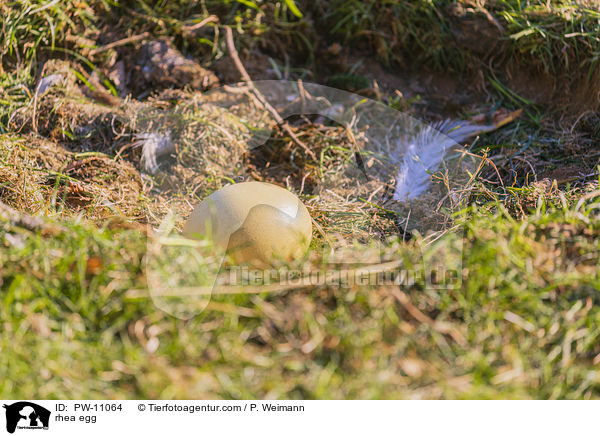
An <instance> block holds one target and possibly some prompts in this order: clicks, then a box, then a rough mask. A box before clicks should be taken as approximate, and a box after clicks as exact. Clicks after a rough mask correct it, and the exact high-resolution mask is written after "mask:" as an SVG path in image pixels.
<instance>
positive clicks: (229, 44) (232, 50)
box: [225, 26, 317, 160]
mask: <svg viewBox="0 0 600 436" xmlns="http://www.w3.org/2000/svg"><path fill="white" fill-rule="evenodd" d="M225 39H226V41H227V49H228V50H229V55H230V56H231V59H232V60H233V63H234V64H235V67H236V68H237V70H238V71H239V73H240V74H241V76H242V79H243V81H244V82H246V83H247V84H248V86H249V88H250V91H252V93H253V94H254V95H255V96H256V98H257V99H258V101H259V102H260V103H261V104H262V105H263V107H264V108H265V109H266V110H267V111H269V112H270V113H271V115H272V116H273V118H274V119H275V121H276V122H277V124H279V125H280V126H281V127H282V128H283V130H285V132H286V133H287V134H288V135H289V136H290V138H292V141H294V142H295V143H296V145H298V146H300V147H301V148H302V149H303V150H304V151H305V152H306V153H307V154H308V155H309V156H310V157H311V158H313V159H314V160H317V156H316V155H315V154H314V153H313V151H312V150H311V149H310V148H308V146H307V145H306V144H304V143H303V142H302V141H301V140H300V139H299V138H298V137H297V136H296V134H295V133H294V132H293V131H292V128H291V127H290V125H289V124H288V123H287V121H285V120H284V119H283V118H282V117H281V115H279V112H277V110H276V109H275V108H274V107H273V106H271V104H270V103H269V102H268V101H267V99H266V98H265V96H264V95H262V94H261V93H260V91H259V90H258V89H257V88H256V86H254V83H253V82H252V78H251V77H250V75H249V74H248V71H247V70H246V68H245V67H244V64H243V63H242V61H241V60H240V56H239V54H238V52H237V49H236V48H235V43H234V42H233V32H232V31H231V27H229V26H225Z"/></svg>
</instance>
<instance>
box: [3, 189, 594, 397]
mask: <svg viewBox="0 0 600 436" xmlns="http://www.w3.org/2000/svg"><path fill="white" fill-rule="evenodd" d="M588 197H589V198H588V200H582V201H581V202H580V204H573V205H570V206H566V207H564V208H559V209H551V210H546V211H543V207H542V204H541V203H540V206H539V207H538V210H537V212H536V211H535V210H534V211H532V212H531V213H530V214H529V215H527V216H526V217H525V219H523V220H515V219H513V218H512V217H511V216H510V215H508V214H507V212H505V211H504V208H503V206H501V205H495V206H494V207H493V208H492V210H491V211H490V212H486V211H485V210H484V209H470V210H465V211H464V213H463V214H464V216H463V221H464V223H465V224H464V244H465V246H464V251H463V252H462V254H464V256H463V258H462V261H463V268H464V271H465V277H464V281H463V283H462V285H461V286H460V287H459V288H457V289H452V290H435V289H430V288H428V287H427V286H425V285H424V284H423V283H422V281H420V280H418V281H417V283H416V284H415V285H414V286H411V287H409V288H408V289H405V291H406V294H407V295H408V299H409V301H410V302H411V303H410V304H412V305H414V307H416V310H417V311H419V312H420V313H421V314H423V316H425V317H426V318H428V319H429V320H433V321H432V322H431V323H429V322H427V321H424V320H423V319H415V317H414V316H413V315H411V313H414V312H411V311H410V310H407V307H408V306H407V305H406V302H400V301H399V300H396V299H395V298H394V294H393V292H394V291H393V289H390V288H385V287H383V288H379V287H370V286H356V287H350V288H344V287H338V286H329V287H320V288H312V289H300V290H295V291H289V292H287V293H283V294H282V293H278V294H268V293H263V294H258V295H244V294H242V295H238V296H236V297H227V298H224V297H220V298H215V299H214V300H213V302H212V303H211V306H209V308H208V309H207V310H205V311H204V312H203V313H201V314H200V315H199V316H197V317H195V318H192V319H191V320H189V321H183V320H178V319H176V318H173V317H171V316H170V315H168V314H165V313H163V312H161V311H160V310H159V309H157V308H156V307H155V306H154V305H153V304H152V300H151V299H150V298H149V296H148V294H147V291H145V290H144V287H145V281H144V276H143V268H142V256H143V254H144V250H145V239H144V238H143V237H142V236H140V234H139V233H137V232H131V231H111V230H108V229H96V228H94V227H91V226H89V225H87V224H75V223H69V222H62V223H55V224H54V225H55V226H56V225H57V224H60V225H61V226H63V227H64V230H63V231H59V233H58V234H56V233H55V234H54V236H50V235H48V234H46V235H45V236H44V231H42V232H41V233H40V232H38V233H35V234H28V232H27V231H25V230H22V229H19V228H15V227H13V226H11V225H10V224H8V223H6V222H4V223H2V225H1V227H0V240H1V241H2V244H3V248H2V250H1V251H0V266H1V269H0V271H2V273H1V274H0V282H1V284H2V285H1V288H2V294H1V295H2V304H1V305H0V324H1V325H2V329H1V333H0V344H1V349H2V352H1V353H0V356H1V358H0V359H1V361H2V365H0V368H1V369H0V380H1V381H0V395H1V396H2V397H5V398H28V397H44V398H57V399H58V398H65V397H67V398H77V397H86V398H139V397H149V398H157V397H161V398H264V397H265V396H268V397H271V398H411V397H427V398H441V397H443V398H598V397H600V372H599V371H598V368H597V361H598V360H599V359H600V357H599V356H600V347H599V344H600V330H598V327H597V326H598V325H599V323H600V309H599V307H600V306H598V302H599V301H600V294H599V293H598V289H600V275H599V274H598V271H600V268H599V267H600V258H599V256H598V253H600V251H599V249H600V238H599V236H598V235H600V220H599V219H598V212H597V211H598V207H599V206H600V203H599V202H598V200H599V196H598V192H594V193H592V194H590V195H588ZM492 206H493V205H492ZM493 210H495V212H494V211H493ZM46 233H48V230H46ZM7 235H12V236H11V237H10V239H9V238H7ZM461 236H462V234H461V232H460V231H459V232H456V233H450V234H447V235H446V236H444V237H443V238H442V239H441V240H439V241H438V242H437V243H436V244H433V245H431V246H429V247H428V248H425V249H424V250H425V257H426V258H427V257H428V256H430V255H436V254H439V253H440V252H442V253H443V256H444V262H449V263H452V262H456V261H458V260H460V258H461V250H460V249H459V248H456V246H455V245H454V244H452V243H451V241H458V240H461V239H462V238H461ZM15 240H16V241H17V242H14V241H15ZM419 246H421V244H420V243H419V242H418V241H417V242H416V243H415V244H413V245H409V246H406V245H398V244H391V245H388V247H387V248H386V250H387V255H389V256H392V257H393V256H403V257H404V258H405V259H407V262H418V257H419V256H420V248H419ZM453 247H454V248H453ZM440 250H441V251H440ZM98 261H100V262H101V263H102V264H101V265H102V266H101V268H97V269H96V268H94V265H97V263H95V262H98ZM415 264H416V263H415ZM133 289H138V291H135V290H133ZM32 374H36V377H32V376H31V375H32Z"/></svg>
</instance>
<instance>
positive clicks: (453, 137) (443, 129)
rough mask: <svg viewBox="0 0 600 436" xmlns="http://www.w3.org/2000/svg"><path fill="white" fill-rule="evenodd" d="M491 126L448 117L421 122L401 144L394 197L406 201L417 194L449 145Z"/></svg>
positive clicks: (488, 129)
mask: <svg viewBox="0 0 600 436" xmlns="http://www.w3.org/2000/svg"><path fill="white" fill-rule="evenodd" d="M495 128H496V127H495V126H482V125H475V124H469V123H468V122H466V121H452V120H446V121H443V122H440V123H436V124H433V125H431V126H425V127H424V128H423V130H421V131H420V132H419V133H418V134H417V135H416V136H414V137H413V138H411V140H409V141H408V145H407V146H406V147H405V148H406V152H405V154H404V157H403V159H402V163H401V165H400V170H399V171H398V175H397V176H396V190H395V192H394V200H397V201H406V200H410V199H414V198H417V197H419V196H420V195H421V194H423V193H424V192H425V191H427V189H428V188H429V185H430V184H431V174H432V173H434V172H435V171H437V170H438V168H439V166H440V163H441V162H442V160H443V159H444V156H445V155H446V153H447V151H448V150H449V149H450V148H451V147H453V146H455V145H456V144H457V143H460V142H463V141H464V140H466V139H468V138H470V137H472V136H475V135H478V134H480V133H483V132H489V131H491V130H494V129H495ZM400 145H401V144H400ZM399 148H400V147H399Z"/></svg>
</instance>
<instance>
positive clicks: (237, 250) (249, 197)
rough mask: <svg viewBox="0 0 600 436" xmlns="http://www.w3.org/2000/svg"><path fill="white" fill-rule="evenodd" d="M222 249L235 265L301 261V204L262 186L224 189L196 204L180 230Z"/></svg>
mask: <svg viewBox="0 0 600 436" xmlns="http://www.w3.org/2000/svg"><path fill="white" fill-rule="evenodd" d="M183 234H184V236H187V237H191V238H193V237H202V238H207V239H209V240H211V241H212V243H213V244H214V246H215V247H216V248H219V249H222V250H226V251H227V253H228V254H229V255H230V257H231V259H232V260H233V261H234V262H236V263H248V264H254V265H265V264H267V265H270V264H273V262H274V261H276V260H282V261H292V260H295V259H298V258H300V257H302V256H303V255H304V254H305V253H306V251H307V250H308V246H309V244H310V240H311V238H312V221H311V217H310V214H309V213H308V210H307V209H306V206H304V204H303V203H302V202H301V201H300V199H299V198H298V197H297V196H296V195H294V194H293V193H291V192H290V191H288V190H286V189H284V188H281V187H279V186H277V185H273V184H270V183H263V182H244V183H237V184H233V185H229V186H226V187H225V188H222V189H220V190H218V191H216V192H214V193H213V194H211V195H209V196H208V197H207V198H206V199H205V200H204V201H202V202H201V203H200V204H198V205H197V206H196V207H195V208H194V211H193V212H192V214H191V215H190V217H189V218H188V220H187V222H186V223H185V225H184V228H183Z"/></svg>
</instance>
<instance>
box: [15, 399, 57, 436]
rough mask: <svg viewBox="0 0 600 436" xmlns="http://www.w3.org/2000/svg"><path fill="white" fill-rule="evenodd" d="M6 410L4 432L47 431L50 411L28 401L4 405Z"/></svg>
mask: <svg viewBox="0 0 600 436" xmlns="http://www.w3.org/2000/svg"><path fill="white" fill-rule="evenodd" d="M4 408H5V409H6V431H8V432H9V433H14V432H15V430H16V429H17V428H19V429H28V430H33V429H44V430H47V429H48V424H49V422H50V411H49V410H48V409H45V408H44V407H42V406H38V405H37V404H35V403H30V402H28V401H19V402H18V403H13V404H11V405H6V404H5V405H4Z"/></svg>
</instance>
